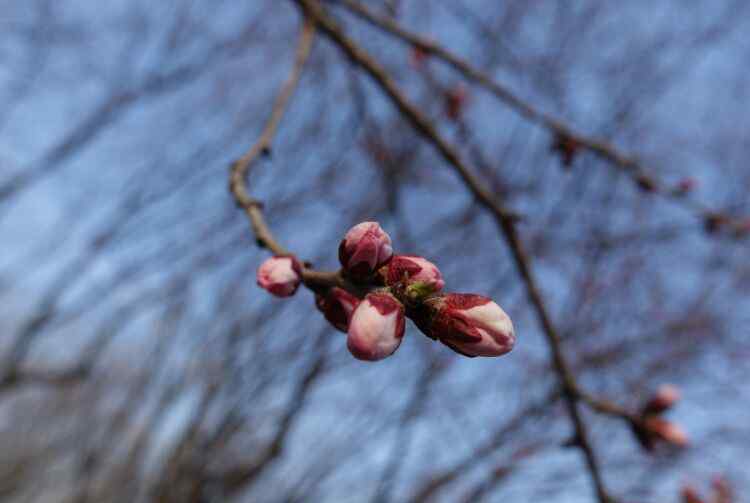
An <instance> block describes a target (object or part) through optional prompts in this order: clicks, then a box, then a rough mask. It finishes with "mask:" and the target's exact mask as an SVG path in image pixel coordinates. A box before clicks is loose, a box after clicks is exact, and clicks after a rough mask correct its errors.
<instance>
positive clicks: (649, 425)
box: [633, 384, 688, 452]
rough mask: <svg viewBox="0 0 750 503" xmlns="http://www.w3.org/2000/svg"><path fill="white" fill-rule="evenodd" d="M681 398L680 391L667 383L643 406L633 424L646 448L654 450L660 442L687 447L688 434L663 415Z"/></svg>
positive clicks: (639, 439)
mask: <svg viewBox="0 0 750 503" xmlns="http://www.w3.org/2000/svg"><path fill="white" fill-rule="evenodd" d="M679 399H680V391H679V390H678V389H677V388H676V387H675V386H672V385H670V384H665V385H662V386H660V387H659V389H658V390H657V391H656V393H654V394H653V395H652V396H651V398H649V399H648V400H647V401H646V403H645V404H644V405H643V406H642V407H641V411H640V417H639V418H638V421H637V422H635V423H634V424H633V430H634V432H635V434H636V437H637V438H638V441H639V442H640V444H641V445H642V446H643V448H644V449H645V450H647V451H649V452H650V451H653V450H654V449H655V448H656V446H657V445H659V444H665V445H671V446H673V447H687V445H688V436H687V434H686V433H685V432H684V431H683V430H682V428H680V427H679V426H678V425H677V424H675V423H674V422H672V421H669V420H667V419H664V417H663V415H664V413H665V412H667V411H668V410H669V409H671V408H672V407H673V406H674V404H675V403H677V401H678V400H679Z"/></svg>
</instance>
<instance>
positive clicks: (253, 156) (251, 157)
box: [229, 18, 361, 293]
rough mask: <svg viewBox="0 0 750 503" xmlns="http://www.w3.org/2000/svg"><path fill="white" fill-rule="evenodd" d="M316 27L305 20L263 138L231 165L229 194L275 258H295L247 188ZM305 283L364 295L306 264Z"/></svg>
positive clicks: (304, 60) (267, 151) (268, 147)
mask: <svg viewBox="0 0 750 503" xmlns="http://www.w3.org/2000/svg"><path fill="white" fill-rule="evenodd" d="M315 31H316V30H315V23H314V22H313V21H312V20H311V19H309V18H305V20H304V22H303V25H302V31H301V34H300V38H299V42H298V44H297V51H296V55H295V58H294V65H293V67H292V71H291V73H290V74H289V77H288V78H287V79H286V81H285V82H284V84H283V85H282V87H281V89H280V91H279V94H278V95H277V97H276V100H275V101H274V104H273V108H272V110H271V115H270V117H269V118H268V121H267V122H266V125H265V127H264V129H263V132H262V133H261V135H260V138H258V140H257V141H256V142H255V144H253V146H252V147H250V149H249V150H248V151H247V152H245V154H243V155H242V156H241V157H240V158H239V159H237V160H236V161H234V162H233V163H232V165H231V172H230V178H229V191H230V192H231V193H232V195H233V196H234V199H235V201H236V202H237V205H238V206H240V207H241V208H243V209H244V210H245V213H246V214H247V216H248V219H249V220H250V225H251V226H252V230H253V234H254V235H255V238H256V240H257V242H258V245H259V246H261V247H263V248H268V249H269V250H270V251H271V252H273V253H274V254H275V255H292V254H291V253H290V252H289V250H287V249H286V248H285V247H284V246H283V245H282V244H281V243H279V241H278V240H277V239H276V238H275V236H274V235H273V232H271V229H270V228H269V227H268V224H267V223H266V220H265V217H264V216H263V210H262V209H263V204H262V203H261V202H260V201H258V200H256V199H253V198H252V197H251V196H250V194H249V192H248V188H247V177H248V174H249V172H250V168H251V167H252V166H253V164H254V163H255V162H256V161H257V160H258V159H259V158H260V157H263V156H269V155H270V154H271V149H272V145H273V139H274V135H275V134H276V130H277V129H278V127H279V124H280V123H281V119H282V118H283V117H284V113H285V112H286V108H287V105H288V103H289V100H290V98H291V97H292V95H293V94H294V91H295V90H296V89H297V85H298V84H299V80H300V77H301V76H302V70H303V69H304V67H305V64H306V63H307V60H308V58H309V56H310V50H311V49H312V45H313V41H314V39H315ZM302 280H303V282H304V284H305V285H306V286H307V287H309V288H311V289H312V290H318V289H325V288H330V287H332V286H338V287H340V288H345V289H347V290H349V291H351V292H353V293H361V292H359V289H358V288H357V287H356V286H355V285H353V284H351V283H350V282H349V281H347V280H346V279H345V278H343V277H342V275H341V274H340V273H339V272H328V271H314V270H312V269H311V268H310V267H308V266H307V264H305V266H304V267H303V268H302Z"/></svg>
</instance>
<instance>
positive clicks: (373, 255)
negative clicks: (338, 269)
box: [339, 222, 393, 280]
mask: <svg viewBox="0 0 750 503" xmlns="http://www.w3.org/2000/svg"><path fill="white" fill-rule="evenodd" d="M392 256H393V248H392V246H391V237H390V236H389V235H388V234H387V233H386V232H385V231H384V230H383V229H381V228H380V224H378V223H377V222H362V223H361V224H357V225H355V226H354V227H352V228H351V229H349V232H347V233H346V235H345V236H344V239H343V240H342V241H341V244H340V245H339V261H341V265H342V266H343V268H344V269H345V270H346V271H347V272H348V273H349V275H350V276H351V277H353V278H355V279H359V280H363V279H366V278H367V277H369V276H371V275H372V274H373V273H374V272H375V271H377V270H378V269H379V268H380V267H382V266H383V265H385V264H387V263H388V261H389V260H391V257H392Z"/></svg>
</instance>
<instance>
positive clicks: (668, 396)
mask: <svg viewBox="0 0 750 503" xmlns="http://www.w3.org/2000/svg"><path fill="white" fill-rule="evenodd" d="M679 399H680V390H679V389H677V387H676V386H672V385H671V384H663V385H661V386H659V389H657V390H656V393H654V395H653V396H652V397H651V398H650V399H649V401H648V402H646V405H644V407H643V414H644V415H648V414H661V413H663V412H665V411H667V410H669V409H670V408H672V406H673V405H674V404H675V403H677V401H678V400H679Z"/></svg>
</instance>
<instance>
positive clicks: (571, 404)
mask: <svg viewBox="0 0 750 503" xmlns="http://www.w3.org/2000/svg"><path fill="white" fill-rule="evenodd" d="M294 1H295V3H296V4H297V5H298V6H299V7H300V8H301V9H302V11H303V13H304V14H305V16H307V17H309V18H313V19H315V21H316V22H317V23H318V26H319V27H320V29H321V31H322V32H323V33H324V34H325V35H326V36H327V37H328V38H329V39H330V40H331V41H333V42H334V43H335V44H336V45H337V46H338V47H339V48H340V49H341V50H342V51H343V52H344V53H345V54H346V55H347V56H348V57H349V58H350V60H351V61H352V62H353V63H355V64H356V65H358V66H360V67H361V68H362V69H363V70H364V71H365V72H366V73H368V74H369V75H370V77H371V78H372V79H373V80H374V81H375V83H376V84H377V85H378V86H379V87H380V88H381V90H382V91H383V92H384V93H385V94H386V95H387V96H388V98H389V99H390V100H391V102H392V103H393V104H394V105H395V106H396V108H397V109H398V110H399V111H400V112H401V113H402V114H403V116H404V117H405V118H406V119H407V120H408V121H409V122H410V123H411V124H412V126H413V127H414V128H415V129H416V130H417V131H418V132H419V133H421V135H422V136H423V137H424V138H425V140H426V141H428V142H429V143H431V144H432V145H433V146H434V147H435V148H436V149H437V150H438V152H439V153H440V154H441V155H442V156H443V158H444V159H445V160H446V161H447V162H448V163H449V165H450V166H452V168H453V169H454V171H456V173H457V174H458V175H459V177H460V178H461V180H462V181H463V183H464V184H465V185H466V187H467V188H468V189H469V190H470V192H471V193H472V194H473V195H474V197H475V198H476V200H477V201H478V202H479V204H481V205H482V206H483V207H485V208H486V209H487V210H489V211H490V213H491V214H492V215H493V217H494V218H495V221H496V223H497V225H498V227H499V228H500V230H501V232H502V234H503V236H504V238H505V241H506V243H507V245H508V247H509V248H510V250H511V253H512V255H513V258H514V262H515V264H516V267H517V269H518V272H519V274H520V276H521V278H522V280H523V283H524V285H525V287H526V290H527V294H528V297H529V300H530V301H531V304H532V306H533V307H534V310H535V312H536V314H537V318H538V319H539V322H540V324H541V325H542V328H543V331H544V334H545V336H546V338H547V342H548V345H549V347H550V351H551V353H552V360H553V363H554V366H555V369H556V371H557V373H558V376H559V378H560V380H561V383H562V386H563V395H564V397H565V402H566V406H567V409H568V413H569V415H570V418H571V421H572V423H573V426H574V430H575V439H576V442H575V443H576V445H577V447H579V448H580V449H581V451H582V452H583V454H584V458H585V460H586V464H587V467H588V471H589V474H590V476H591V479H592V483H593V485H594V488H595V490H596V494H597V497H598V499H599V501H600V502H601V503H611V502H612V501H614V500H613V499H612V498H611V497H610V496H609V494H608V492H607V490H606V488H605V485H604V481H603V479H602V476H601V470H600V468H599V464H598V461H597V458H596V455H595V453H594V450H593V447H592V446H591V443H590V441H589V438H588V431H587V428H586V425H585V423H584V421H583V418H582V416H581V413H580V410H579V403H578V402H579V400H580V395H579V392H578V386H577V384H576V380H575V377H574V375H573V373H572V371H571V370H570V368H569V365H568V363H567V361H566V360H565V358H564V356H563V353H562V348H561V342H560V336H559V333H558V331H557V329H556V328H555V326H554V325H553V323H552V321H551V318H550V316H549V315H548V313H547V308H546V306H545V304H544V301H543V299H542V296H541V293H540V291H539V289H538V287H537V284H536V280H535V279H534V277H533V275H532V272H531V267H530V260H529V257H528V256H527V254H526V253H525V251H524V249H523V246H522V243H521V241H520V239H519V237H518V234H517V232H516V229H515V221H516V219H515V218H514V216H513V213H512V212H510V211H509V210H507V209H506V208H504V207H503V206H502V205H501V204H500V202H499V201H498V200H497V199H496V198H495V196H494V195H493V194H492V193H491V192H490V191H489V190H487V188H486V187H485V186H484V185H483V184H482V183H481V182H480V181H479V180H478V179H477V178H476V177H475V176H474V175H473V173H472V172H471V170H470V169H469V167H468V166H467V165H466V164H465V163H464V161H463V160H462V159H461V157H460V156H459V154H458V152H457V151H456V150H455V149H454V147H453V146H452V145H450V144H449V143H448V142H447V140H445V139H444V138H443V137H442V136H441V135H440V134H439V133H438V131H437V129H436V128H435V127H434V126H433V125H432V123H431V122H430V121H429V119H427V117H426V116H424V115H423V114H422V113H421V112H420V111H419V110H418V109H417V108H416V107H415V106H414V105H413V104H412V103H411V102H409V100H408V99H407V98H406V97H405V95H404V94H403V93H402V92H401V91H400V89H399V88H398V87H397V86H396V84H395V83H394V81H393V79H392V78H391V77H390V75H389V74H388V73H387V72H386V71H385V69H384V68H383V67H382V66H380V65H379V64H378V63H377V62H376V61H375V60H373V59H372V58H371V57H370V55H369V54H368V53H367V52H365V51H364V50H363V49H362V48H361V47H360V46H359V45H357V44H356V43H355V42H354V41H353V40H351V39H350V38H349V37H348V36H347V35H345V34H344V33H343V31H342V30H341V29H340V27H339V26H338V25H337V24H336V23H335V22H334V21H333V20H331V18H330V17H329V16H328V15H327V14H326V13H325V12H324V11H323V10H322V8H321V6H320V4H319V3H318V2H316V1H313V0H294Z"/></svg>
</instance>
